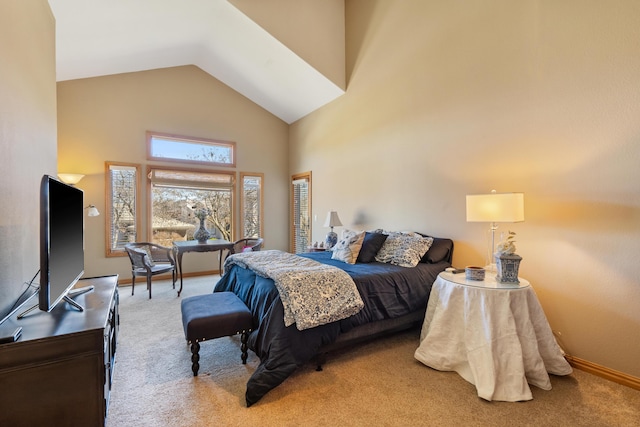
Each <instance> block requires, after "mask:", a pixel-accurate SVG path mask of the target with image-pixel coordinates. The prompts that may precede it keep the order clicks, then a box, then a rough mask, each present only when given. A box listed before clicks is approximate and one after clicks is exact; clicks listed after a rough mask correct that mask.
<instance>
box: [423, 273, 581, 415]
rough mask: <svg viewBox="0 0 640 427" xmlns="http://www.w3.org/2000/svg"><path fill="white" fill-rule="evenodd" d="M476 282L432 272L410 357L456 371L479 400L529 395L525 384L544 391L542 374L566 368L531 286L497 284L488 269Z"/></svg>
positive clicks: (526, 397)
mask: <svg viewBox="0 0 640 427" xmlns="http://www.w3.org/2000/svg"><path fill="white" fill-rule="evenodd" d="M445 278H448V279H449V280H445ZM458 281H460V280H458ZM490 282H493V283H490ZM476 283H477V285H476V286H468V285H463V284H459V283H454V277H453V275H452V274H451V273H442V274H441V275H440V276H439V277H438V279H437V280H436V282H435V283H434V285H433V288H432V290H431V296H430V297H429V304H428V305H427V313H426V315H425V319H424V324H423V327H422V333H421V336H420V346H419V347H418V349H417V350H416V352H415V358H416V359H418V360H419V361H420V362H422V363H424V364H425V365H427V366H430V367H432V368H434V369H437V370H440V371H456V372H458V373H459V374H460V375H461V376H462V377H463V378H464V379H465V380H467V381H469V382H470V383H472V384H475V386H476V388H477V390H478V396H479V397H481V398H483V399H486V400H500V401H508V402H516V401H520V400H531V399H532V398H533V397H532V395H531V389H530V388H529V384H531V385H534V386H536V387H539V388H541V389H543V390H550V389H551V382H550V381H549V375H548V373H551V374H555V375H567V374H570V373H571V372H572V369H571V366H570V365H569V363H568V362H567V361H566V360H565V358H564V357H563V355H562V351H561V349H560V347H559V346H558V344H557V342H556V340H555V337H554V336H553V333H552V332H551V328H550V327H549V324H548V322H547V319H546V317H545V315H544V312H543V311H542V307H541V306H540V303H539V302H538V298H537V297H536V294H535V292H534V290H533V288H532V287H531V286H526V287H521V288H513V289H499V288H496V287H495V280H492V279H490V278H489V274H487V287H483V286H482V282H476Z"/></svg>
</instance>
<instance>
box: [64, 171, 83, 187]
mask: <svg viewBox="0 0 640 427" xmlns="http://www.w3.org/2000/svg"><path fill="white" fill-rule="evenodd" d="M58 178H60V180H61V181H62V182H64V183H65V184H69V185H76V184H77V183H79V182H80V180H81V179H82V178H84V175H82V174H81V173H59V174H58Z"/></svg>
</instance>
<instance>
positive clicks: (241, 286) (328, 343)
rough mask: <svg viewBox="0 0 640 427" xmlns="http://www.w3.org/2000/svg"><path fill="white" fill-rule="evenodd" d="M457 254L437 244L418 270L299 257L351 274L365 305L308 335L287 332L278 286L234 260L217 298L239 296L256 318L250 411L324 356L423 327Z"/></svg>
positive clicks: (443, 242) (325, 256) (316, 255)
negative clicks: (438, 282)
mask: <svg viewBox="0 0 640 427" xmlns="http://www.w3.org/2000/svg"><path fill="white" fill-rule="evenodd" d="M372 234H373V233H372ZM367 237H370V236H369V233H367ZM364 243H365V244H364V245H363V246H362V251H363V252H364V251H365V249H367V248H368V250H369V252H371V247H369V246H367V245H366V240H365V241H364ZM378 248H379V246H378ZM257 253H258V252H255V253H254V254H257ZM452 254H453V242H452V241H451V240H450V239H442V238H432V243H431V246H430V247H429V250H428V251H427V252H426V253H425V254H424V256H423V257H422V258H421V259H420V262H418V264H417V265H416V266H415V267H403V266H398V265H394V264H391V263H388V262H379V261H376V260H375V259H369V260H368V261H371V262H360V257H358V262H355V263H353V264H350V263H346V262H343V261H341V260H336V259H332V255H333V252H331V251H326V252H312V253H305V254H299V256H300V257H302V258H307V259H310V260H313V261H317V262H319V263H322V264H325V265H329V266H334V267H337V268H338V269H340V270H343V271H344V272H346V273H347V274H348V275H349V276H350V277H351V278H352V279H353V282H354V283H355V286H356V287H357V292H358V293H359V294H360V296H361V298H362V301H363V303H364V305H363V308H362V309H361V310H359V311H358V312H357V313H356V314H353V315H350V316H349V317H346V318H344V319H341V320H338V321H332V322H330V323H326V324H322V325H319V326H315V327H311V328H308V329H304V330H299V329H298V328H297V327H296V325H291V326H288V327H286V326H285V322H283V319H284V318H285V308H284V306H283V303H282V300H281V298H280V292H279V291H278V288H277V286H276V284H275V283H274V280H272V279H270V278H267V277H262V276H261V275H260V274H256V272H254V271H253V270H252V269H251V268H245V267H244V266H242V265H237V264H234V263H233V258H234V256H231V257H229V258H228V259H227V262H226V263H225V274H224V275H223V276H222V278H221V279H220V280H219V281H218V283H217V284H216V285H215V287H214V292H224V291H231V292H233V293H235V294H236V295H237V296H238V297H239V298H240V299H241V300H242V301H243V302H244V303H245V304H246V305H247V307H249V309H250V310H251V312H252V315H253V323H254V330H253V331H252V332H251V334H250V336H249V342H248V344H249V348H250V349H251V350H252V351H254V352H255V353H256V355H257V356H258V357H259V358H260V364H259V366H258V367H257V369H256V370H255V372H254V373H253V374H252V375H251V377H250V379H249V381H248V382H247V390H246V394H245V399H246V404H247V406H251V405H253V404H254V403H256V402H257V401H259V400H260V399H261V398H262V397H263V396H264V395H265V394H266V393H268V392H269V391H270V390H272V389H273V388H275V387H277V386H278V385H279V384H281V383H282V382H283V381H284V380H285V379H286V378H287V377H289V376H290V375H291V374H292V373H293V372H294V371H295V370H296V369H297V368H298V367H300V366H303V365H304V364H306V363H309V362H310V361H312V360H314V358H316V360H320V361H323V358H324V355H326V353H327V352H329V351H332V350H334V349H337V348H340V347H343V346H347V345H353V343H355V342H358V341H362V340H365V339H369V338H372V337H376V336H379V335H381V334H384V333H389V332H392V331H399V330H402V329H406V328H410V327H412V326H414V325H420V324H422V320H423V319H424V314H425V310H426V306H427V300H428V298H429V293H430V291H431V286H432V284H433V282H434V281H435V279H436V278H437V276H438V274H439V273H440V272H441V271H443V270H444V269H445V268H447V267H450V266H451V259H452ZM230 260H231V261H230Z"/></svg>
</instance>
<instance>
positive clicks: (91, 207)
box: [85, 205, 100, 216]
mask: <svg viewBox="0 0 640 427" xmlns="http://www.w3.org/2000/svg"><path fill="white" fill-rule="evenodd" d="M85 209H88V210H87V216H98V215H100V212H98V208H96V207H95V206H94V205H89V206H87V207H86V208H85Z"/></svg>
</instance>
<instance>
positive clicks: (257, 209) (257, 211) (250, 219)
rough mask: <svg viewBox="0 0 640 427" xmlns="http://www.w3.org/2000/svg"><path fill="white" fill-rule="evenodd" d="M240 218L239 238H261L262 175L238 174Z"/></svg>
mask: <svg viewBox="0 0 640 427" xmlns="http://www.w3.org/2000/svg"><path fill="white" fill-rule="evenodd" d="M240 185H242V191H241V193H240V197H241V199H240V218H242V224H241V225H240V226H241V227H242V228H241V230H240V231H241V233H240V236H241V237H262V236H263V234H262V222H263V220H262V210H263V204H262V186H263V185H264V175H263V174H261V173H248V172H241V173H240Z"/></svg>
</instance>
